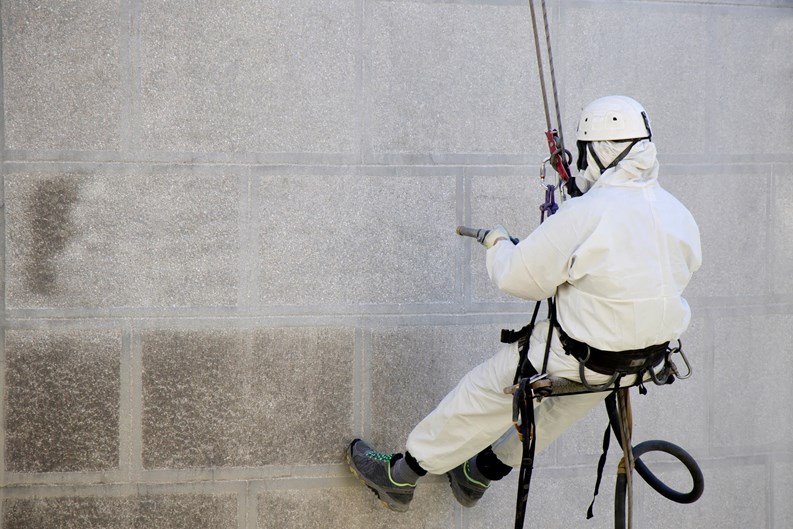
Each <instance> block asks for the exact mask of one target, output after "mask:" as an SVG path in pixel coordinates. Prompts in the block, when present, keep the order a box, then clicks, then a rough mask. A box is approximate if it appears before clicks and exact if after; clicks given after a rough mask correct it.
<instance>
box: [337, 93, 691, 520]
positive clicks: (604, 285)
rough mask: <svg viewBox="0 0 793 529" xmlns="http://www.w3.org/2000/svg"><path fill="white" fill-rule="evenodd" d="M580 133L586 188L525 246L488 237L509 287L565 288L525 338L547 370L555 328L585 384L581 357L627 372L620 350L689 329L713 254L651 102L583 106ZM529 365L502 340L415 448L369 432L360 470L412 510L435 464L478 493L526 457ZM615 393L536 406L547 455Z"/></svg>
mask: <svg viewBox="0 0 793 529" xmlns="http://www.w3.org/2000/svg"><path fill="white" fill-rule="evenodd" d="M576 137H577V146H578V161H577V167H578V170H579V171H578V176H577V177H576V179H575V185H576V186H577V187H578V189H579V190H580V191H581V192H582V195H581V196H579V197H576V198H571V199H569V200H567V201H565V202H564V203H563V204H562V206H561V207H560V208H559V210H558V212H557V213H556V214H554V215H553V216H551V217H549V218H548V219H547V220H546V221H545V222H543V223H541V224H540V226H539V227H538V228H537V229H535V230H534V231H533V232H532V233H531V234H530V235H529V236H528V237H526V238H525V239H523V240H522V241H520V242H518V243H517V244H515V242H514V240H513V239H512V237H511V236H510V234H509V232H508V231H507V230H506V229H505V228H504V227H502V226H496V227H495V228H494V229H492V230H490V232H489V233H488V235H487V236H486V237H485V238H484V239H483V241H482V243H483V245H484V246H485V248H487V272H488V275H489V276H490V278H491V280H492V281H493V282H494V283H495V284H496V285H497V287H498V288H499V289H500V290H502V291H504V292H506V293H509V294H511V295H514V296H517V297H519V298H523V299H529V300H543V299H547V298H550V297H552V296H555V299H556V303H555V305H556V318H555V319H549V320H544V321H539V322H537V324H536V325H534V327H533V332H532V333H531V335H530V336H526V337H525V339H528V340H529V347H528V352H527V354H528V359H529V361H530V362H531V364H532V366H533V368H534V369H535V370H537V371H538V372H539V371H540V370H541V369H542V366H543V364H544V363H546V356H545V355H546V341H547V340H548V339H550V347H549V352H548V356H547V369H546V372H547V373H548V374H549V375H551V376H554V377H563V378H566V379H570V380H573V381H576V382H580V381H581V379H580V374H579V373H580V371H579V367H580V364H579V362H580V361H584V360H585V357H587V356H589V358H586V363H585V366H586V368H585V369H584V373H585V377H586V379H587V381H588V383H589V384H593V385H594V384H604V383H607V382H608V381H609V380H613V379H612V378H611V376H610V375H611V373H612V372H613V370H614V369H616V368H615V367H614V366H613V365H612V364H610V362H612V361H613V359H614V358H618V359H625V358H629V359H633V358H645V357H649V356H648V355H650V354H651V353H653V352H657V351H659V349H663V350H666V347H667V346H668V343H669V342H670V341H673V340H676V339H678V338H679V337H680V335H681V334H682V333H683V331H685V330H686V328H687V327H688V325H689V322H690V319H691V311H690V308H689V305H688V304H687V302H686V300H685V299H684V298H683V297H682V293H683V290H684V289H685V287H686V285H687V284H688V282H689V280H690V279H691V277H692V274H693V273H694V272H695V271H696V270H697V269H698V268H699V267H700V264H701V260H702V256H701V249H700V238H699V230H698V228H697V224H696V222H695V221H694V218H693V217H692V215H691V213H690V212H689V211H688V210H687V209H686V208H685V207H684V206H683V205H682V204H681V203H680V202H679V201H678V200H677V199H676V198H674V197H673V196H672V195H671V194H670V193H668V192H667V191H665V190H664V189H663V188H662V187H661V185H660V184H659V182H658V178H657V177H658V170H659V164H658V160H657V156H656V148H655V144H654V143H653V142H652V130H651V128H650V121H649V119H648V117H647V113H646V111H645V109H644V108H643V107H642V105H640V104H639V103H638V102H636V101H635V100H633V99H631V98H629V97H625V96H609V97H603V98H600V99H597V100H595V101H593V102H592V103H590V104H589V105H587V106H586V107H585V108H584V109H583V111H582V113H581V118H580V120H579V123H578V128H577V131H576ZM549 337H550V338H549ZM614 352H616V353H619V354H617V355H614V354H608V353H614ZM588 353H591V354H588ZM622 353H624V354H622ZM642 355H644V356H642ZM620 361H622V360H620ZM518 363H519V343H518V342H517V341H516V342H513V343H506V344H502V345H501V347H500V348H499V349H498V350H497V351H496V353H495V354H494V355H493V356H492V357H491V358H489V359H488V360H486V361H485V362H484V363H482V364H481V365H479V366H477V367H475V368H474V369H473V370H471V371H470V372H469V373H468V374H467V375H465V377H464V378H463V379H462V380H461V381H460V382H459V383H458V385H457V386H456V387H455V388H454V389H453V390H452V391H451V392H450V393H449V394H448V395H447V396H446V397H445V398H444V399H443V400H442V401H441V402H440V404H438V406H437V407H436V408H435V410H433V411H432V412H431V413H430V414H429V415H427V416H426V417H425V418H424V419H423V420H422V421H421V422H420V423H419V424H418V425H417V426H416V427H415V428H414V429H413V431H412V432H411V433H410V435H409V437H408V440H407V446H406V451H405V453H404V454H402V453H397V454H391V453H381V452H378V451H376V450H374V449H373V448H372V447H370V446H369V445H368V444H367V443H366V442H364V441H362V440H360V439H356V440H354V441H353V442H352V443H351V445H350V447H349V449H348V453H347V460H348V463H349V465H350V469H351V470H352V471H353V473H354V474H355V475H356V476H357V477H358V478H359V479H360V480H362V481H363V482H364V483H365V484H366V485H367V486H368V487H369V488H371V489H372V490H373V491H374V492H375V493H376V494H377V495H378V497H379V498H380V499H381V500H382V501H383V502H384V503H385V504H386V506H387V507H388V508H390V509H392V510H394V511H399V512H404V511H407V510H408V507H409V504H410V501H411V499H412V498H413V492H414V490H415V487H416V483H417V481H418V479H419V478H420V477H421V476H423V475H425V474H427V473H430V474H447V477H448V479H449V482H450V484H451V488H452V492H453V494H454V497H455V498H456V499H457V501H458V502H460V503H461V504H462V505H463V506H466V507H471V506H473V505H475V504H476V503H477V501H478V500H479V499H480V498H481V497H482V495H483V494H484V492H485V491H486V490H487V489H488V487H489V486H490V483H491V481H495V480H498V479H501V478H503V477H504V476H506V475H507V473H508V472H509V471H510V470H511V469H512V468H513V467H515V466H519V465H520V458H521V443H520V441H519V439H518V437H517V435H515V429H514V428H513V427H512V396H511V395H508V394H505V392H504V388H505V387H508V386H510V385H512V384H513V380H514V377H515V372H516V369H517V368H518ZM637 376H640V375H637V374H634V375H633V377H629V378H630V379H626V380H625V381H624V382H625V383H627V384H630V383H633V382H634V381H635V378H636V377H637ZM606 395H607V392H589V393H584V394H579V395H564V396H557V397H549V398H545V399H543V400H541V401H540V402H539V403H537V404H535V421H536V423H535V442H536V446H535V449H536V453H540V452H541V451H542V450H544V449H545V448H547V447H548V445H549V444H551V443H552V442H553V441H554V440H555V439H556V438H558V437H559V435H561V434H562V433H563V432H564V431H565V430H567V429H568V428H570V426H572V425H573V424H574V423H575V422H576V421H578V420H579V419H581V418H582V417H583V416H584V415H585V414H586V413H587V412H588V411H589V410H591V409H592V408H593V407H594V406H595V405H596V404H598V403H599V402H601V401H602V400H603V399H604V398H605V397H606Z"/></svg>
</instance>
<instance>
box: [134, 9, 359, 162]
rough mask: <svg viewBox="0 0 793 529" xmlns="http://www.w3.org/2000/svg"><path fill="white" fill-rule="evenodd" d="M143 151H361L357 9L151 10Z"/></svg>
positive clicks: (145, 46) (144, 15) (144, 45)
mask: <svg viewBox="0 0 793 529" xmlns="http://www.w3.org/2000/svg"><path fill="white" fill-rule="evenodd" d="M140 17H141V44H140V47H141V58H140V61H141V102H140V105H141V117H140V120H141V125H142V144H143V146H144V147H145V148H147V149H151V150H158V151H162V150H171V151H174V150H175V151H200V152H205V151H210V152H213V151H219V152H315V153H316V152H354V151H356V150H357V140H356V138H355V134H356V127H357V120H358V112H357V110H356V106H357V104H358V97H359V96H358V94H357V88H356V79H357V78H358V75H359V74H358V68H359V66H358V58H357V57H356V42H355V40H356V37H357V33H358V29H357V27H356V2H355V1H353V0H331V1H324V0H307V1H301V2H290V3H288V4H284V3H281V2H274V1H272V0H268V1H264V2H257V1H252V0H245V1H242V2H234V3H233V4H230V3H228V2H222V1H213V2H201V3H199V4H196V3H195V2H192V1H189V0H179V1H174V2H168V3H167V4H163V3H157V2H146V3H144V4H143V5H142V6H141V14H140Z"/></svg>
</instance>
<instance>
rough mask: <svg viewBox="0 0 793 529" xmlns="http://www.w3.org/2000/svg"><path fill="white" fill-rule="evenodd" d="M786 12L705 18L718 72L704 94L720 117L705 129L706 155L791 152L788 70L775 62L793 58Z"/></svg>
mask: <svg viewBox="0 0 793 529" xmlns="http://www.w3.org/2000/svg"><path fill="white" fill-rule="evenodd" d="M787 8H788V9H786V10H779V9H734V10H731V11H727V12H726V13H725V12H722V13H720V15H721V16H718V17H713V16H711V17H710V18H709V20H710V21H711V24H712V25H711V31H712V33H713V36H712V37H710V43H711V44H710V46H715V47H717V49H716V50H713V51H714V52H715V54H716V57H717V60H718V72H719V73H718V75H717V76H711V79H712V81H711V85H710V89H709V91H708V95H709V97H708V99H709V101H710V102H711V103H710V104H711V105H713V106H714V107H715V108H714V109H713V114H714V115H718V116H719V118H718V119H717V120H712V122H711V126H710V127H709V128H708V133H709V135H710V137H709V150H711V151H713V152H716V153H719V154H726V155H731V154H755V155H757V154H768V153H779V154H789V153H790V152H791V151H793V94H791V91H790V90H789V87H790V83H791V74H790V68H780V67H779V58H780V57H790V56H791V55H793V38H791V35H793V17H791V16H790V14H789V8H790V3H789V2H788V5H787ZM783 12H784V13H785V14H784V15H783V14H782V13H783ZM709 70H710V71H713V70H714V66H711V67H710V68H709ZM692 92H693V93H696V92H697V91H696V90H694V91H692ZM747 94H752V97H747ZM770 131H773V133H770Z"/></svg>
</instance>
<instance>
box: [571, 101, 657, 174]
mask: <svg viewBox="0 0 793 529" xmlns="http://www.w3.org/2000/svg"><path fill="white" fill-rule="evenodd" d="M651 139H652V131H651V130H650V120H649V118H648V117H647V112H646V111H645V110H644V107H642V105H640V104H639V103H638V102H637V101H636V100H634V99H631V98H630V97H627V96H608V97H601V98H600V99H596V100H594V101H592V102H591V103H590V104H588V105H587V106H586V107H584V110H583V111H582V112H581V119H580V120H579V121H578V129H577V130H576V140H577V142H576V143H577V145H578V162H577V164H576V165H577V167H578V170H579V171H582V172H583V171H585V170H586V169H587V167H588V166H589V165H590V162H591V161H594V163H595V164H596V165H597V168H598V169H599V171H598V175H599V174H602V173H604V172H606V170H608V169H611V168H612V167H616V165H617V164H618V163H619V162H620V161H622V159H623V158H624V157H625V156H627V155H628V153H629V152H630V150H631V148H632V147H633V146H634V145H636V144H637V143H639V142H640V141H642V140H648V141H649V140H651ZM601 142H603V143H601ZM615 149H617V150H616V152H614V151H615ZM592 169H594V167H593V168H592ZM590 172H591V171H590Z"/></svg>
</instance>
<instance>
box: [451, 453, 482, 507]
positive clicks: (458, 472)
mask: <svg viewBox="0 0 793 529" xmlns="http://www.w3.org/2000/svg"><path fill="white" fill-rule="evenodd" d="M470 461H471V460H470V459H469V460H468V461H466V462H465V463H463V464H462V465H459V466H457V467H455V468H453V469H451V470H450V471H448V472H447V473H446V477H448V478H449V485H451V487H452V494H454V498H455V499H456V500H457V501H458V502H460V505H462V506H463V507H473V506H474V505H476V502H478V501H479V500H480V499H481V498H482V496H483V495H484V493H485V491H486V490H487V489H488V488H489V487H490V481H489V480H485V481H484V482H482V481H477V480H475V479H474V478H472V477H471V468H470V466H469V465H470Z"/></svg>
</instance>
